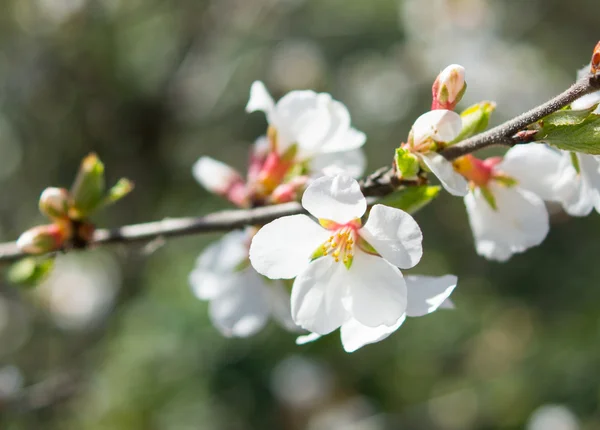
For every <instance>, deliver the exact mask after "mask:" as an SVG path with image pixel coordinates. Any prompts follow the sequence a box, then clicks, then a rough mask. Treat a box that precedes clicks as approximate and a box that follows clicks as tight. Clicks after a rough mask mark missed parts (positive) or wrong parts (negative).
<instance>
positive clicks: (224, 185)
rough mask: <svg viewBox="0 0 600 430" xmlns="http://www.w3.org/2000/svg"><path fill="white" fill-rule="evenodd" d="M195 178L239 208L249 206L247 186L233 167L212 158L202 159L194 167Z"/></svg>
mask: <svg viewBox="0 0 600 430" xmlns="http://www.w3.org/2000/svg"><path fill="white" fill-rule="evenodd" d="M192 173H193V175H194V178H196V180H197V181H198V183H199V184H200V185H202V186H203V187H204V188H206V189H207V190H208V191H210V192H211V193H214V194H218V195H220V196H223V197H225V198H227V199H228V200H230V201H231V202H233V203H234V204H235V205H237V206H242V207H243V206H247V204H248V192H247V189H246V184H245V183H244V180H243V179H242V177H241V176H240V174H239V173H238V172H236V171H235V169H233V168H232V167H231V166H228V165H227V164H225V163H222V162H220V161H217V160H215V159H214V158H211V157H200V158H199V159H198V161H196V163H194V166H193V167H192Z"/></svg>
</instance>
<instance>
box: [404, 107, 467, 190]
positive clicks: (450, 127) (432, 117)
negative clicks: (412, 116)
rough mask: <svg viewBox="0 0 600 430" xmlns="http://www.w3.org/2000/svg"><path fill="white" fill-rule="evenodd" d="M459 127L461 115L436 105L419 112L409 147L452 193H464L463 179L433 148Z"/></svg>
mask: <svg viewBox="0 0 600 430" xmlns="http://www.w3.org/2000/svg"><path fill="white" fill-rule="evenodd" d="M461 130H462V119H461V118H460V115H458V114H457V113H456V112H452V111H450V110H445V109H438V110H432V111H429V112H426V113H424V114H423V115H421V116H420V117H419V118H417V120H416V121H415V123H414V124H413V126H412V131H411V139H412V140H411V139H409V140H411V141H410V142H409V147H408V148H409V149H410V150H411V152H412V153H413V154H415V155H416V156H417V157H418V158H419V160H421V161H422V162H423V163H424V164H425V166H427V168H428V169H429V170H431V172H432V173H433V174H434V175H435V176H436V177H437V178H438V179H439V180H440V182H441V183H442V185H443V187H444V188H445V189H446V190H447V191H448V192H449V193H450V194H452V195H455V196H464V195H466V194H467V181H466V180H465V178H464V177H463V176H462V175H461V174H460V173H458V172H457V171H456V170H454V168H453V166H452V162H450V161H448V160H446V158H444V156H443V155H441V154H439V153H438V152H436V151H437V146H436V144H435V143H436V142H437V143H440V142H441V143H446V142H451V141H453V140H454V139H456V137H458V135H459V134H460V132H461Z"/></svg>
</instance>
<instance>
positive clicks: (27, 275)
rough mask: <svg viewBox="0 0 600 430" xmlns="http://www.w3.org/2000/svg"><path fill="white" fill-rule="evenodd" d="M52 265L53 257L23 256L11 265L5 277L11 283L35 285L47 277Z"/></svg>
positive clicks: (27, 285)
mask: <svg viewBox="0 0 600 430" xmlns="http://www.w3.org/2000/svg"><path fill="white" fill-rule="evenodd" d="M53 267H54V258H35V257H28V258H23V259H22V260H20V261H18V262H16V263H15V264H13V265H12V266H11V268H10V269H9V271H8V274H7V278H8V280H9V282H11V283H13V284H17V285H23V286H26V287H35V286H37V285H38V284H39V283H40V282H42V281H43V280H44V279H46V278H47V277H48V275H49V274H50V272H51V271H52V268H53Z"/></svg>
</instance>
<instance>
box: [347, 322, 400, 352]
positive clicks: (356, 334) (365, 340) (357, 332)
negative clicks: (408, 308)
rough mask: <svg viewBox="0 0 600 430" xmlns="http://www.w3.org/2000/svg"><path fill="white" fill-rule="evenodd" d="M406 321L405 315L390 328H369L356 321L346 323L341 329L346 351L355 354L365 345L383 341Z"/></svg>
mask: <svg viewBox="0 0 600 430" xmlns="http://www.w3.org/2000/svg"><path fill="white" fill-rule="evenodd" d="M405 320H406V314H403V315H402V316H401V317H400V319H398V321H397V322H396V323H395V324H394V325H392V326H389V327H388V326H386V325H381V326H379V327H367V326H365V325H362V324H361V323H359V322H358V321H356V320H355V319H350V320H348V321H346V322H345V323H344V324H343V325H342V327H341V329H340V336H341V338H342V346H343V347H344V351H346V352H354V351H356V350H357V349H360V348H362V347H363V346H365V345H369V344H371V343H376V342H379V341H382V340H383V339H385V338H387V337H388V336H389V335H391V334H392V333H394V332H395V331H396V330H398V328H400V326H401V325H402V323H404V321H405Z"/></svg>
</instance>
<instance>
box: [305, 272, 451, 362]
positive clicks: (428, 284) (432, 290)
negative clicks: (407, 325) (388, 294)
mask: <svg viewBox="0 0 600 430" xmlns="http://www.w3.org/2000/svg"><path fill="white" fill-rule="evenodd" d="M404 279H405V281H406V290H407V293H408V296H407V304H406V313H405V315H404V316H403V317H402V318H400V319H399V320H398V321H397V322H396V324H394V325H393V326H386V325H380V326H378V327H368V326H365V325H363V324H361V323H360V322H358V321H357V320H355V319H349V320H347V321H346V322H344V323H343V324H342V326H341V328H340V335H341V339H342V345H343V347H344V350H345V351H346V352H354V351H356V350H357V349H359V348H362V347H363V346H365V345H368V344H371V343H375V342H379V341H381V340H383V339H385V338H387V337H388V336H390V335H391V334H392V333H394V332H395V331H396V330H398V328H400V326H401V325H402V323H404V321H405V319H406V317H420V316H423V315H427V314H430V313H432V312H434V311H436V310H437V309H440V308H452V307H453V305H452V302H451V301H450V299H449V298H448V297H449V296H450V294H452V291H454V288H456V283H457V281H458V279H457V278H456V276H453V275H446V276H440V277H432V276H406V277H405V278H404ZM320 337H321V336H320V335H318V334H316V333H310V334H307V335H304V336H300V337H298V339H296V343H297V344H298V345H303V344H305V343H308V342H313V341H315V340H317V339H319V338H320Z"/></svg>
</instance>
